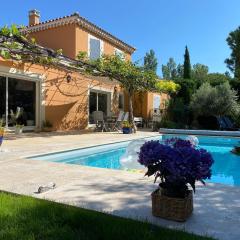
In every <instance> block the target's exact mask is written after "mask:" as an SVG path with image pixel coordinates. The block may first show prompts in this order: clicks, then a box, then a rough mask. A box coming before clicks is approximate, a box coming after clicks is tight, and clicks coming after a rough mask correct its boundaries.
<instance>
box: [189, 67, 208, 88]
mask: <svg viewBox="0 0 240 240" xmlns="http://www.w3.org/2000/svg"><path fill="white" fill-rule="evenodd" d="M191 73H192V79H195V80H196V81H197V82H198V84H199V85H201V84H202V83H204V82H205V81H206V79H207V76H208V66H206V65H204V64H200V63H197V64H194V65H193V68H192V72H191Z"/></svg>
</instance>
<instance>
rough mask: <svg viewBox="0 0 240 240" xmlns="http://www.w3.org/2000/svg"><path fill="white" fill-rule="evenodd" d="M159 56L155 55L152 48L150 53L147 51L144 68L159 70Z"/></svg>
mask: <svg viewBox="0 0 240 240" xmlns="http://www.w3.org/2000/svg"><path fill="white" fill-rule="evenodd" d="M157 65H158V62H157V58H156V57H155V52H154V50H152V49H151V50H150V51H149V53H148V52H147V53H146V55H145V57H144V68H145V70H147V71H153V72H155V73H156V72H157Z"/></svg>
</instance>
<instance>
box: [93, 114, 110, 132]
mask: <svg viewBox="0 0 240 240" xmlns="http://www.w3.org/2000/svg"><path fill="white" fill-rule="evenodd" d="M93 121H94V124H96V128H95V131H99V130H100V131H102V132H103V131H107V128H106V125H105V121H104V117H103V112H102V111H94V112H93Z"/></svg>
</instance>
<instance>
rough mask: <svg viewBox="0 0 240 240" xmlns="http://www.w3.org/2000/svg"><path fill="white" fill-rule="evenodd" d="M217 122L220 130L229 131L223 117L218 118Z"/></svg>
mask: <svg viewBox="0 0 240 240" xmlns="http://www.w3.org/2000/svg"><path fill="white" fill-rule="evenodd" d="M217 122H218V125H219V128H220V130H226V129H227V125H226V123H225V121H224V120H223V118H222V117H217Z"/></svg>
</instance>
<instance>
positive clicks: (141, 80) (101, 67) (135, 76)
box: [92, 55, 171, 130]
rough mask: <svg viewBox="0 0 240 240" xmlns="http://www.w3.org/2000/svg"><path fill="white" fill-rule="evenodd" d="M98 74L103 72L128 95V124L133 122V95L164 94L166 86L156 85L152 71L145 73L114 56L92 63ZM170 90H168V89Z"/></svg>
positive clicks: (106, 56) (132, 64) (129, 62)
mask: <svg viewBox="0 0 240 240" xmlns="http://www.w3.org/2000/svg"><path fill="white" fill-rule="evenodd" d="M92 64H93V65H94V66H95V68H96V69H97V70H98V71H99V72H104V73H105V74H106V75H107V76H108V77H110V79H113V80H117V81H119V82H120V84H121V85H122V87H123V88H124V89H125V90H126V91H127V93H128V98H129V102H128V106H129V122H130V123H131V124H132V125H133V126H134V129H135V130H136V127H135V124H134V121H133V95H134V93H135V92H139V91H153V92H154V91H155V92H164V91H165V90H166V86H165V85H164V86H161V85H159V84H158V81H157V80H158V77H157V75H156V73H154V72H153V71H147V70H145V68H144V67H141V66H138V65H136V64H135V63H133V62H131V61H125V60H123V59H121V58H120V57H118V56H115V55H111V56H109V55H105V56H102V57H101V58H99V59H98V60H95V61H94V62H92ZM169 89H170V88H169ZM170 90H171V89H170Z"/></svg>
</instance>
